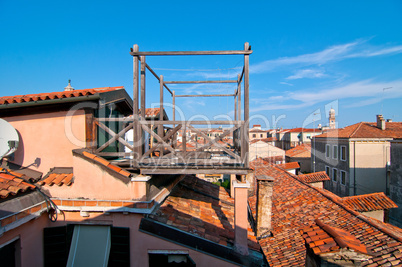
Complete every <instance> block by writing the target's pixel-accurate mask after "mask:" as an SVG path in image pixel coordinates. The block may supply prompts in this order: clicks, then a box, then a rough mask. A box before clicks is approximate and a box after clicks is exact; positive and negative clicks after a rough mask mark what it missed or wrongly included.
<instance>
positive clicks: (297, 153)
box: [286, 144, 311, 158]
mask: <svg viewBox="0 0 402 267" xmlns="http://www.w3.org/2000/svg"><path fill="white" fill-rule="evenodd" d="M286 157H298V158H310V157H311V146H310V145H308V144H302V145H299V146H296V147H294V148H291V149H289V150H286Z"/></svg>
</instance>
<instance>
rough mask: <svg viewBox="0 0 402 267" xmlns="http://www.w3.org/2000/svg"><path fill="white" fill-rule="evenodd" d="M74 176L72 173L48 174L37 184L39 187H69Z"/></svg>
mask: <svg viewBox="0 0 402 267" xmlns="http://www.w3.org/2000/svg"><path fill="white" fill-rule="evenodd" d="M73 178H74V175H73V173H51V172H50V173H48V174H47V175H46V176H45V177H44V178H43V179H42V180H41V181H39V182H38V184H40V185H48V186H52V185H54V184H55V185H58V186H62V185H66V186H70V185H72V183H73Z"/></svg>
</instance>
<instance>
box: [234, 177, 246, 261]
mask: <svg viewBox="0 0 402 267" xmlns="http://www.w3.org/2000/svg"><path fill="white" fill-rule="evenodd" d="M232 186H233V188H234V196H235V197H234V199H235V214H234V217H235V221H234V223H235V250H236V251H237V252H238V253H240V254H242V255H248V244H247V241H248V237H247V228H248V211H247V199H248V189H249V188H250V183H249V182H240V181H237V180H235V181H233V184H232Z"/></svg>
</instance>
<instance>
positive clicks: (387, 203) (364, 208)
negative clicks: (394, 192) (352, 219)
mask: <svg viewBox="0 0 402 267" xmlns="http://www.w3.org/2000/svg"><path fill="white" fill-rule="evenodd" d="M341 201H342V203H344V204H345V205H347V206H349V207H350V208H352V209H354V210H355V211H358V212H368V211H375V210H385V209H392V208H397V207H398V206H397V205H396V204H395V203H394V202H393V201H392V200H391V199H390V198H389V197H387V196H386V195H385V194H384V193H383V192H379V193H371V194H365V195H358V196H350V197H343V198H342V199H341Z"/></svg>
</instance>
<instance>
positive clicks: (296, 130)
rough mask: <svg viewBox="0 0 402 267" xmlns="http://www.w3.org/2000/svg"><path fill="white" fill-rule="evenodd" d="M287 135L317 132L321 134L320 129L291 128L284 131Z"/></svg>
mask: <svg viewBox="0 0 402 267" xmlns="http://www.w3.org/2000/svg"><path fill="white" fill-rule="evenodd" d="M284 131H286V132H287V133H299V132H300V133H302V132H303V133H317V132H321V130H320V129H308V128H301V127H300V128H293V129H288V130H284Z"/></svg>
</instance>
